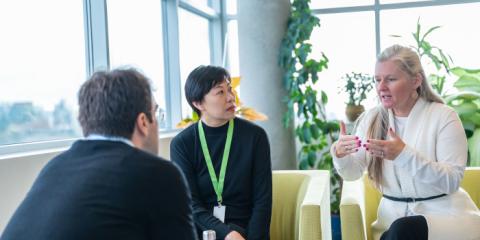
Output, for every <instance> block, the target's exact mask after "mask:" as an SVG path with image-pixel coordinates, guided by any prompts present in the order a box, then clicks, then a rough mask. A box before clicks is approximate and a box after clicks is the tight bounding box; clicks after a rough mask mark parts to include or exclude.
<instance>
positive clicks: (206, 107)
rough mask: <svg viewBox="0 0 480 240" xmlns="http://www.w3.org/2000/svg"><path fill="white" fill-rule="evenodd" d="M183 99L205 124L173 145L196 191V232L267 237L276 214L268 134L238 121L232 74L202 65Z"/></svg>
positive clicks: (252, 239)
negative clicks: (205, 231)
mask: <svg viewBox="0 0 480 240" xmlns="http://www.w3.org/2000/svg"><path fill="white" fill-rule="evenodd" d="M185 96H186V98H187V101H188V103H189V104H190V106H191V107H192V108H193V109H194V111H196V112H197V113H198V115H199V116H200V118H201V120H200V121H198V123H197V124H193V125H192V126H190V127H188V128H187V129H185V130H183V131H182V132H181V133H179V134H178V135H177V136H176V137H175V138H174V139H173V140H172V143H171V145H170V154H171V155H170V156H171V159H172V161H174V162H175V163H176V164H178V165H179V166H180V168H181V169H182V170H183V172H184V174H185V176H186V178H187V181H188V184H189V186H190V189H191V192H192V201H193V216H194V220H195V224H196V226H197V230H198V233H199V234H200V233H201V232H202V231H203V230H207V229H211V230H215V232H216V235H217V239H226V240H237V239H238V240H242V239H248V240H265V239H269V229H270V217H271V210H272V171H271V163H270V145H269V143H268V138H267V134H266V133H265V131H264V130H263V129H262V128H261V127H259V126H257V125H255V124H253V123H251V122H248V121H246V120H243V119H240V118H235V96H234V95H233V93H232V89H231V87H230V75H229V73H228V72H227V71H226V70H225V69H223V68H221V67H215V66H199V67H197V68H196V69H195V70H193V71H192V72H191V73H190V75H189V76H188V78H187V81H186V83H185Z"/></svg>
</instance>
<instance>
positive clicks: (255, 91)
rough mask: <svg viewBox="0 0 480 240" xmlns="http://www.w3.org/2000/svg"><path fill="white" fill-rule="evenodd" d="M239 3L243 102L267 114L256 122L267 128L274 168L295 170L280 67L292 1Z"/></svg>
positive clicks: (276, 0) (272, 0) (246, 0)
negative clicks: (285, 116)
mask: <svg viewBox="0 0 480 240" xmlns="http://www.w3.org/2000/svg"><path fill="white" fill-rule="evenodd" d="M237 4H238V14H237V17H238V38H239V39H238V40H239V54H240V55H239V56H240V75H241V76H242V84H241V86H240V89H241V90H240V91H241V93H240V94H241V98H242V101H243V102H244V103H245V105H247V106H251V107H254V108H255V109H256V110H258V111H261V112H263V113H265V114H266V115H268V118H269V120H268V121H265V122H257V124H259V125H260V126H262V127H263V128H264V129H265V130H266V131H267V134H268V137H269V140H270V146H271V155H272V168H273V169H296V165H297V164H296V150H295V141H294V135H293V128H292V127H290V128H289V129H286V128H284V127H283V116H284V114H285V112H286V111H287V107H286V104H285V103H284V102H283V101H282V99H283V98H284V97H285V96H286V91H285V88H284V86H283V80H282V79H283V70H282V68H280V67H279V66H278V56H279V51H280V43H281V41H282V38H283V37H284V35H285V32H286V29H287V20H288V16H289V13H290V1H289V0H238V1H237ZM290 125H292V124H290Z"/></svg>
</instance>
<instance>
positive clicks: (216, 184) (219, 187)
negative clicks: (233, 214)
mask: <svg viewBox="0 0 480 240" xmlns="http://www.w3.org/2000/svg"><path fill="white" fill-rule="evenodd" d="M198 132H199V137H200V143H201V145H202V152H203V156H204V157H205V163H206V164H207V168H208V173H209V174H210V179H211V180H212V185H213V190H215V194H216V195H217V201H218V205H217V206H214V207H213V216H214V217H216V218H218V220H220V221H222V222H225V211H226V208H227V207H226V206H225V205H222V201H223V198H222V193H223V184H224V182H225V173H226V171H227V163H228V155H229V153H230V146H231V145H232V136H233V119H231V120H230V121H229V124H228V131H227V139H226V141H225V148H224V150H223V158H222V165H221V168H220V176H219V178H218V180H217V175H216V174H215V169H214V168H213V163H212V159H211V157H210V153H209V151H208V145H207V139H206V138H205V132H204V131H203V127H202V121H201V120H200V121H198Z"/></svg>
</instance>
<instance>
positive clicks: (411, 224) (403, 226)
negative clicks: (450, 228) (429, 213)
mask: <svg viewBox="0 0 480 240" xmlns="http://www.w3.org/2000/svg"><path fill="white" fill-rule="evenodd" d="M400 239H401V240H427V239H428V225H427V220H426V219H425V217H423V216H411V217H402V218H399V219H397V220H395V221H394V222H393V223H392V225H391V226H390V228H389V229H388V230H387V231H386V232H384V233H383V234H382V237H381V238H380V240H400Z"/></svg>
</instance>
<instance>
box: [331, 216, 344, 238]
mask: <svg viewBox="0 0 480 240" xmlns="http://www.w3.org/2000/svg"><path fill="white" fill-rule="evenodd" d="M330 216H331V217H330V219H331V224H332V240H341V239H342V227H341V224H340V215H336V214H332V215H330Z"/></svg>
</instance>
